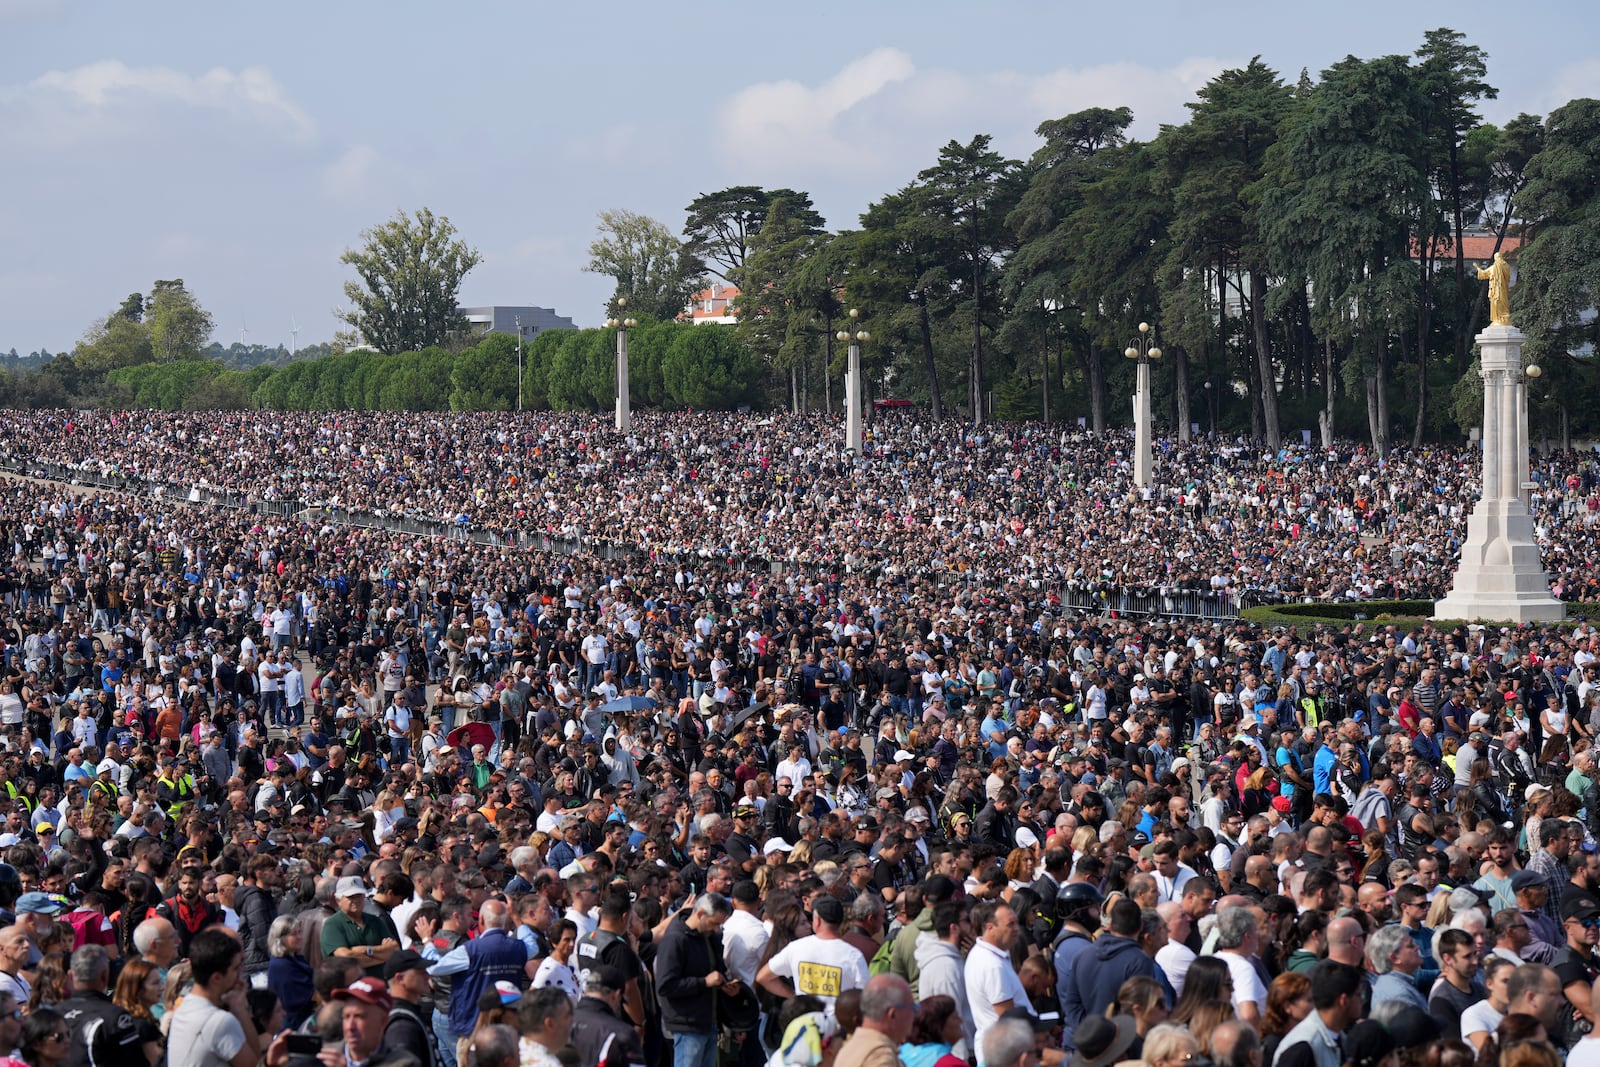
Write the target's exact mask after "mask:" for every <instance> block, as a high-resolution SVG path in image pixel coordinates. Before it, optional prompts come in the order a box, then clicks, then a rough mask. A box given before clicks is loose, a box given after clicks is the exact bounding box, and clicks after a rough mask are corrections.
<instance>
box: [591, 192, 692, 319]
mask: <svg viewBox="0 0 1600 1067" xmlns="http://www.w3.org/2000/svg"><path fill="white" fill-rule="evenodd" d="M583 269H584V270H586V271H591V272H593V273H595V274H604V275H606V276H607V277H609V278H612V279H613V280H615V282H616V290H615V292H614V293H613V294H612V296H611V299H610V300H609V301H607V303H606V313H607V314H608V315H613V316H614V315H616V311H617V303H616V301H617V298H618V297H625V298H626V299H627V301H628V304H627V314H628V316H629V317H634V318H640V317H643V318H652V319H674V318H677V317H678V316H679V315H680V314H682V313H683V309H684V308H685V307H687V306H688V304H689V298H690V297H691V296H693V295H694V294H695V292H696V291H698V290H699V289H700V288H701V287H702V286H703V285H704V284H705V265H704V264H703V263H701V262H700V260H699V259H698V258H697V257H696V256H695V255H694V254H693V253H692V252H691V251H690V250H689V248H688V247H687V246H686V245H685V244H684V242H683V241H681V240H680V239H679V238H678V237H677V236H676V235H674V234H673V232H672V231H671V230H669V229H667V227H666V226H664V225H663V224H662V223H660V222H657V221H656V220H655V219H653V218H651V217H650V216H648V215H640V214H638V213H637V212H633V211H602V212H600V226H599V233H598V235H597V236H596V237H595V239H594V240H593V241H591V242H589V265H588V266H586V267H584V268H583Z"/></svg>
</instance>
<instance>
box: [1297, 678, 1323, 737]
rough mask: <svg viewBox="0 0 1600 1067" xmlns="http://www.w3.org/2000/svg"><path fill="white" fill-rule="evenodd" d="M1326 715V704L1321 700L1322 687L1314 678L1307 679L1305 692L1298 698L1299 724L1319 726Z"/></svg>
mask: <svg viewBox="0 0 1600 1067" xmlns="http://www.w3.org/2000/svg"><path fill="white" fill-rule="evenodd" d="M1327 717H1328V711H1327V706H1326V705H1325V704H1324V703H1323V700H1322V687H1321V686H1320V685H1318V684H1317V682H1316V680H1315V679H1310V680H1307V682H1306V687H1305V693H1304V695H1303V696H1301V698H1300V725H1301V726H1302V727H1305V726H1321V725H1322V720H1324V719H1326V718H1327Z"/></svg>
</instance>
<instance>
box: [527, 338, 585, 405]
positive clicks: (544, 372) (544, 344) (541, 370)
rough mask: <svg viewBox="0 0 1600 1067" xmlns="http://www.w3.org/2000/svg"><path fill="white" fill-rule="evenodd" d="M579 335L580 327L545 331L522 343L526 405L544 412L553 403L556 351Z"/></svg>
mask: <svg viewBox="0 0 1600 1067" xmlns="http://www.w3.org/2000/svg"><path fill="white" fill-rule="evenodd" d="M576 335H577V331H576V330H545V331H544V332H542V333H540V334H539V335H538V336H536V337H535V338H534V339H533V340H531V341H527V342H525V343H524V344H523V346H522V407H523V410H525V411H543V410H546V409H548V408H549V407H550V406H551V405H550V375H551V372H552V370H553V369H554V364H555V358H556V353H557V352H559V351H560V350H561V347H562V346H563V345H565V344H567V343H569V342H571V341H572V339H573V338H574V337H575V336H576Z"/></svg>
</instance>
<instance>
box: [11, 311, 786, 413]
mask: <svg viewBox="0 0 1600 1067" xmlns="http://www.w3.org/2000/svg"><path fill="white" fill-rule="evenodd" d="M628 341H629V344H628V354H629V360H628V364H629V381H630V385H631V389H630V395H631V397H632V400H633V403H634V404H635V405H637V406H640V407H653V408H666V409H682V408H702V409H704V408H715V409H726V408H734V407H738V406H740V405H745V404H751V405H754V404H759V403H760V402H761V399H762V392H761V378H762V370H761V367H760V365H759V364H758V363H757V362H756V360H755V359H754V357H753V356H751V354H750V352H749V350H748V349H746V348H745V347H744V346H743V345H742V344H740V343H739V342H738V340H737V339H736V338H735V337H734V336H733V331H732V330H731V329H728V328H726V327H718V326H689V325H686V324H684V323H676V322H665V323H647V324H644V325H641V326H639V327H637V328H635V329H633V330H631V331H629V337H628ZM522 368H523V375H522V404H523V407H524V408H526V409H530V410H540V409H552V410H556V411H605V410H609V409H610V408H611V407H612V405H613V404H614V403H615V399H616V332H615V331H613V330H607V329H593V330H547V331H545V332H544V333H541V334H540V335H539V336H537V337H535V338H533V339H532V340H531V341H528V342H525V343H524V344H523V352H522ZM41 377H43V376H41ZM104 394H105V396H104V399H106V400H108V401H110V402H113V403H119V404H122V405H123V406H128V407H149V408H161V409H165V410H169V411H170V410H206V409H245V408H264V409H268V410H273V411H343V410H354V411H510V410H514V409H515V408H516V406H517V342H516V339H515V338H514V337H508V336H505V335H504V334H492V335H490V336H488V337H486V338H484V339H483V340H482V341H480V342H479V343H478V344H476V345H474V346H472V347H470V348H467V349H464V350H462V351H459V352H450V351H447V350H445V349H441V348H428V349H424V350H423V351H421V352H406V353H400V354H398V355H392V356H391V355H383V354H381V353H378V352H373V351H366V350H363V351H357V352H349V353H345V354H342V355H332V356H327V357H325V358H322V359H313V360H301V361H297V362H294V363H290V364H289V365H287V366H284V367H278V368H274V367H271V366H266V365H262V366H258V367H256V368H255V369H253V370H250V371H236V370H230V369H228V368H226V367H225V366H223V365H222V364H221V363H220V362H218V361H216V360H203V359H194V360H179V361H177V362H172V363H143V364H138V365H136V366H129V367H119V368H117V369H115V370H112V371H110V372H108V373H107V375H106V380H105V387H104Z"/></svg>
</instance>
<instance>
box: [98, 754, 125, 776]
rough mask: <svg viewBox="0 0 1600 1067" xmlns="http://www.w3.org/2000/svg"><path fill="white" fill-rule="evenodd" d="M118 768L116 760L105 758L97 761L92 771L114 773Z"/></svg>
mask: <svg viewBox="0 0 1600 1067" xmlns="http://www.w3.org/2000/svg"><path fill="white" fill-rule="evenodd" d="M119 769H120V768H119V765H118V763H117V761H116V760H114V759H110V758H107V759H103V760H101V761H100V762H99V763H97V764H96V765H95V768H94V773H96V774H116V773H117V771H118V770H119Z"/></svg>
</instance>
